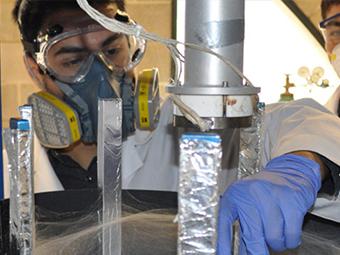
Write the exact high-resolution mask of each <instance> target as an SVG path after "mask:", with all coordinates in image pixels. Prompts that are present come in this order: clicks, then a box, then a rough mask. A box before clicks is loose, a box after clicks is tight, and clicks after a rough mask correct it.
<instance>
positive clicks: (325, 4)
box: [321, 0, 340, 19]
mask: <svg viewBox="0 0 340 255" xmlns="http://www.w3.org/2000/svg"><path fill="white" fill-rule="evenodd" d="M333 5H340V0H322V1H321V17H322V19H325V18H326V15H327V12H328V11H329V9H330V8H331V6H333Z"/></svg>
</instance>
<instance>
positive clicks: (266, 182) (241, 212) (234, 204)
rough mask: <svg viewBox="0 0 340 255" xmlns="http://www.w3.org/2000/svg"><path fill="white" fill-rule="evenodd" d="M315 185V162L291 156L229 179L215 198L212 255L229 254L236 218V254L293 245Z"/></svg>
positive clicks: (263, 253) (254, 254) (318, 178)
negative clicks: (217, 201) (215, 239)
mask: <svg viewBox="0 0 340 255" xmlns="http://www.w3.org/2000/svg"><path fill="white" fill-rule="evenodd" d="M320 187H321V176H320V167H319V165H318V164H317V163H316V162H314V161H312V160H310V159H307V158H305V157H302V156H297V155H293V154H288V155H283V156H280V157H277V158H274V159H273V160H271V161H270V162H269V163H268V164H267V165H266V167H265V168H264V170H262V171H261V172H260V173H258V174H255V175H252V176H249V177H247V178H244V179H243V180H240V181H237V182H235V183H233V184H232V185H231V186H230V187H229V188H228V189H227V190H226V191H225V193H224V195H223V196H222V198H221V200H220V211H219V222H218V243H217V254H219V255H230V254H231V246H232V226H233V223H234V221H236V220H239V222H240V229H241V231H240V232H241V240H240V254H241V255H245V254H248V255H249V254H251V255H266V254H269V251H268V247H267V245H268V246H270V247H271V248H272V249H273V250H275V251H282V250H285V249H292V248H296V247H297V246H298V245H299V244H300V243H301V234H302V223H303V218H304V216H305V214H306V213H307V211H308V209H309V208H311V206H312V205H313V203H314V201H315V199H316V196H317V192H318V190H319V189H320Z"/></svg>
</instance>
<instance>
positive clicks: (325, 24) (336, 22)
mask: <svg viewBox="0 0 340 255" xmlns="http://www.w3.org/2000/svg"><path fill="white" fill-rule="evenodd" d="M320 28H321V30H322V32H323V35H324V37H325V39H326V41H328V42H329V43H331V44H332V45H335V47H334V48H333V50H332V52H331V53H330V55H329V59H330V61H331V64H332V66H333V68H334V70H335V71H336V73H337V74H338V76H339V77H340V13H337V14H335V15H333V16H331V17H328V18H326V19H324V20H323V21H321V22H320Z"/></svg>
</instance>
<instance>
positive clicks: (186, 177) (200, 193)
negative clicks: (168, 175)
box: [178, 134, 222, 255]
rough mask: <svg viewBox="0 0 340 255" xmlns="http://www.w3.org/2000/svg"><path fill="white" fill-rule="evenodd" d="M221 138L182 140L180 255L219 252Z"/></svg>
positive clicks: (194, 136) (187, 136) (192, 136)
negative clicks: (217, 228) (218, 218)
mask: <svg viewBox="0 0 340 255" xmlns="http://www.w3.org/2000/svg"><path fill="white" fill-rule="evenodd" d="M221 159H222V146H221V138H220V137H219V136H218V135H215V134H184V135H183V136H182V137H181V139H180V177H179V190H178V254H179V255H182V254H195V255H203V254H205V255H207V254H211V255H213V254H215V253H216V238H217V230H216V227H217V214H218V201H219V196H218V176H219V173H220V171H221Z"/></svg>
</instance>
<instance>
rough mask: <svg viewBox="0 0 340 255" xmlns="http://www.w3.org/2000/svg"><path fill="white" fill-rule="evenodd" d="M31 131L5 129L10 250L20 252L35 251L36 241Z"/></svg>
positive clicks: (24, 253) (23, 254)
mask: <svg viewBox="0 0 340 255" xmlns="http://www.w3.org/2000/svg"><path fill="white" fill-rule="evenodd" d="M21 121H23V120H21ZM24 121H27V120H24ZM27 122H28V121H27ZM31 131H32V130H31V128H29V129H27V130H21V129H20V128H17V129H13V128H11V129H6V130H5V132H4V138H5V145H6V149H7V153H8V160H9V165H8V169H9V178H10V180H9V181H10V246H11V247H10V250H11V252H12V253H13V254H20V255H31V254H34V243H35V218H34V214H35V209H34V189H33V165H32V162H33V161H32V158H33V155H32V153H33V151H32V148H33V135H32V132H31Z"/></svg>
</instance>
